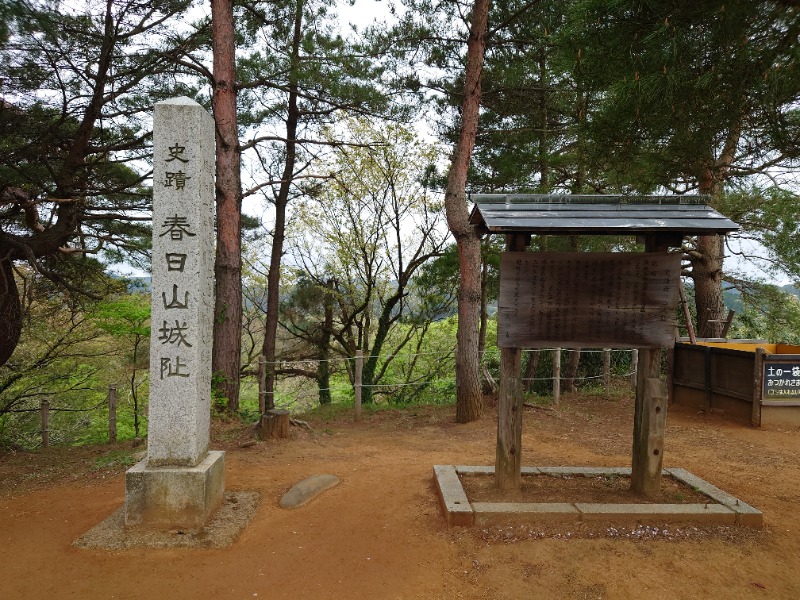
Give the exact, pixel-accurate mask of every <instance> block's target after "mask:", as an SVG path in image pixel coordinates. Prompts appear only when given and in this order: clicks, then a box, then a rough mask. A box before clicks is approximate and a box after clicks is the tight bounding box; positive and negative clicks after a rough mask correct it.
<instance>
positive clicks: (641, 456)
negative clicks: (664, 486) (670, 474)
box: [631, 351, 667, 496]
mask: <svg viewBox="0 0 800 600" xmlns="http://www.w3.org/2000/svg"><path fill="white" fill-rule="evenodd" d="M643 355H644V356H642V358H643V359H644V360H642V361H641V362H640V364H639V367H640V369H639V371H640V373H644V371H645V368H644V367H645V364H643V363H648V362H649V363H650V366H652V364H654V363H653V362H652V361H651V357H652V354H651V351H648V352H645V353H643ZM648 355H650V356H648ZM645 356H648V358H644V357H645ZM651 372H652V371H651ZM639 382H640V384H641V387H642V398H641V402H640V401H639V397H638V390H637V399H636V409H637V410H636V412H635V414H634V417H633V460H632V462H631V489H632V490H633V491H634V492H637V493H639V494H643V495H645V496H655V495H656V494H657V493H658V491H659V490H660V489H661V465H662V463H663V460H664V430H665V429H666V424H667V390H666V386H665V385H664V382H663V381H661V379H658V378H657V377H644V378H643V379H640V380H639Z"/></svg>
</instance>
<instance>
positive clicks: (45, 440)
mask: <svg viewBox="0 0 800 600" xmlns="http://www.w3.org/2000/svg"><path fill="white" fill-rule="evenodd" d="M41 411H42V448H47V447H48V446H50V401H49V400H48V399H47V398H42V403H41Z"/></svg>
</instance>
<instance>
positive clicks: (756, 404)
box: [750, 348, 767, 427]
mask: <svg viewBox="0 0 800 600" xmlns="http://www.w3.org/2000/svg"><path fill="white" fill-rule="evenodd" d="M766 353H767V351H766V350H764V348H756V352H755V361H754V365H753V406H752V410H751V412H750V424H751V425H752V426H753V427H761V396H762V394H763V392H764V355H765V354H766Z"/></svg>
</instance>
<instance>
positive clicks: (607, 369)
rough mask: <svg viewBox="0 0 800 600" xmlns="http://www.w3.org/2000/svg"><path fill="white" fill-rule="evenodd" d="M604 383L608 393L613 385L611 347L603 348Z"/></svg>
mask: <svg viewBox="0 0 800 600" xmlns="http://www.w3.org/2000/svg"><path fill="white" fill-rule="evenodd" d="M603 384H604V385H605V386H606V394H608V391H609V388H610V387H611V348H603Z"/></svg>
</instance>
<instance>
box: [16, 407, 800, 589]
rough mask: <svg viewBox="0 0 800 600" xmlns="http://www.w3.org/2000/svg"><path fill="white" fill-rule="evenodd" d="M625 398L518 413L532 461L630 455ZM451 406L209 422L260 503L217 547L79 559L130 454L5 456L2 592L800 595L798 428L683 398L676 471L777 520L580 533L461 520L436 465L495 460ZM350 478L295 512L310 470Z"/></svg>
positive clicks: (574, 462) (477, 429)
mask: <svg viewBox="0 0 800 600" xmlns="http://www.w3.org/2000/svg"><path fill="white" fill-rule="evenodd" d="M632 412H633V409H632V401H631V400H630V399H614V400H608V399H603V398H600V397H592V398H587V397H570V398H566V399H565V401H564V402H563V403H562V405H561V406H560V407H559V408H558V410H555V411H550V410H541V409H526V414H525V423H524V434H523V464H526V465H552V466H562V465H571V466H627V465H629V464H630V446H631V430H632ZM453 414H454V409H453V408H452V407H445V408H424V409H413V410H405V411H390V410H387V411H380V412H377V413H374V414H369V415H366V416H365V419H364V420H363V421H362V422H361V423H359V424H353V423H351V422H350V421H349V419H348V418H346V417H340V418H338V419H332V420H323V419H317V420H313V421H312V422H311V425H312V427H313V430H312V431H310V432H309V431H305V430H299V429H296V428H292V439H290V440H280V441H275V442H261V443H258V444H257V445H254V446H250V447H246V448H243V447H240V444H241V443H242V442H243V441H245V440H246V438H247V431H246V430H245V429H244V428H236V427H233V426H232V425H228V426H219V425H217V426H215V442H214V445H213V446H214V448H219V449H224V450H227V455H226V461H227V467H226V487H227V488H228V489H229V490H243V491H245V490H248V491H249V490H252V491H258V492H259V493H260V494H261V503H260V505H259V507H258V510H257V512H256V515H255V517H254V518H253V520H252V522H251V523H250V525H249V526H248V527H247V528H246V529H245V530H244V532H243V533H242V534H241V536H240V537H239V539H238V540H237V541H236V542H235V543H234V544H233V546H231V547H229V548H227V549H223V550H207V549H170V550H166V549H164V550H153V549H134V550H122V551H108V550H85V549H78V548H75V547H73V546H72V545H71V544H72V542H73V541H74V540H75V539H76V538H78V537H79V536H81V535H82V534H83V533H85V532H86V531H87V530H89V529H90V528H92V527H93V526H95V525H96V524H98V523H99V522H100V521H102V520H103V519H105V518H106V517H108V516H109V515H110V514H111V513H113V512H114V511H115V510H117V509H118V508H119V507H120V506H121V505H122V502H123V499H124V489H125V484H124V466H123V465H120V464H119V463H118V462H114V457H118V456H122V454H121V452H120V451H121V449H122V446H114V447H111V446H103V447H94V448H81V449H50V450H46V451H41V452H37V453H15V454H6V455H2V456H0V564H2V577H0V598H2V599H8V600H12V599H13V600H22V599H28V598H32V599H38V598H42V599H45V598H47V599H51V598H58V599H65V598H80V599H95V598H97V599H112V598H113V599H120V598H121V599H135V598H142V599H144V598H147V599H153V598H170V599H176V600H177V599H183V598H186V599H189V598H191V599H193V600H195V599H205V598H223V599H228V598H231V599H245V598H249V599H252V598H261V599H273V598H274V599H279V598H292V599H295V598H299V599H303V598H314V599H317V598H319V599H325V598H335V599H358V598H370V599H383V598H387V599H438V598H441V599H453V598H475V599H477V598H485V599H504V598H544V599H547V598H570V599H572V598H577V599H589V598H595V599H597V598H623V599H634V598H635V599H645V598H667V599H671V598H692V599H694V598H726V599H735V598H748V599H749V598H761V597H763V598H787V599H790V598H800V568H798V567H800V536H798V534H800V513H798V509H800V457H798V450H799V449H800V444H799V443H798V442H800V430H798V429H797V428H781V429H779V428H774V429H771V430H758V429H752V428H749V427H745V426H742V425H739V424H735V423H731V422H727V421H725V420H724V419H723V417H721V416H720V415H702V414H697V413H696V412H694V411H687V410H685V409H680V408H678V407H672V408H671V409H670V415H669V418H668V430H667V442H666V451H665V466H667V467H683V468H686V469H688V470H689V471H691V472H692V473H695V474H696V475H698V476H700V477H702V478H704V479H706V480H708V481H710V482H711V483H713V484H715V485H717V486H719V487H721V488H722V489H724V490H726V491H728V492H730V493H732V494H734V495H735V496H737V497H739V498H741V499H742V500H744V501H745V502H748V503H750V504H752V505H753V506H755V507H757V508H759V509H761V510H762V511H763V512H764V513H765V521H766V527H765V529H764V530H763V531H759V532H754V531H751V530H740V529H726V528H718V529H709V530H703V529H694V528H691V527H684V526H675V525H673V526H670V527H666V526H664V527H659V528H634V529H625V528H622V527H613V526H609V527H607V528H604V529H602V530H601V531H599V532H598V531H593V532H587V531H586V530H582V529H581V528H580V525H579V524H576V525H575V526H574V527H570V526H565V527H561V528H559V529H553V528H552V527H551V528H544V527H518V528H514V527H506V528H505V529H503V528H495V529H483V528H475V529H464V528H453V529H450V528H448V527H447V526H446V525H445V522H444V519H443V518H442V517H441V515H440V514H439V511H438V508H437V504H436V500H435V495H434V490H433V484H432V466H433V465H434V464H472V465H482V464H483V465H486V464H492V463H493V461H494V452H495V429H496V413H495V412H493V411H492V410H489V411H488V414H487V415H486V417H485V418H484V419H482V420H481V421H479V422H476V423H470V424H467V425H457V424H455V423H454V422H453ZM317 473H331V474H334V475H337V476H338V477H339V478H340V479H341V484H340V485H338V486H337V487H335V488H333V489H332V490H329V491H328V492H326V493H325V494H323V495H322V496H320V497H318V498H316V499H315V500H314V501H312V502H311V503H310V504H308V505H306V506H304V507H302V508H299V509H295V510H291V511H290V510H283V509H280V508H279V507H278V501H279V499H280V497H281V496H282V495H283V494H284V492H285V491H286V490H287V489H288V488H289V487H291V486H292V485H293V484H294V483H296V482H297V481H299V480H300V479H302V478H304V477H307V476H309V475H312V474H317Z"/></svg>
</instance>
